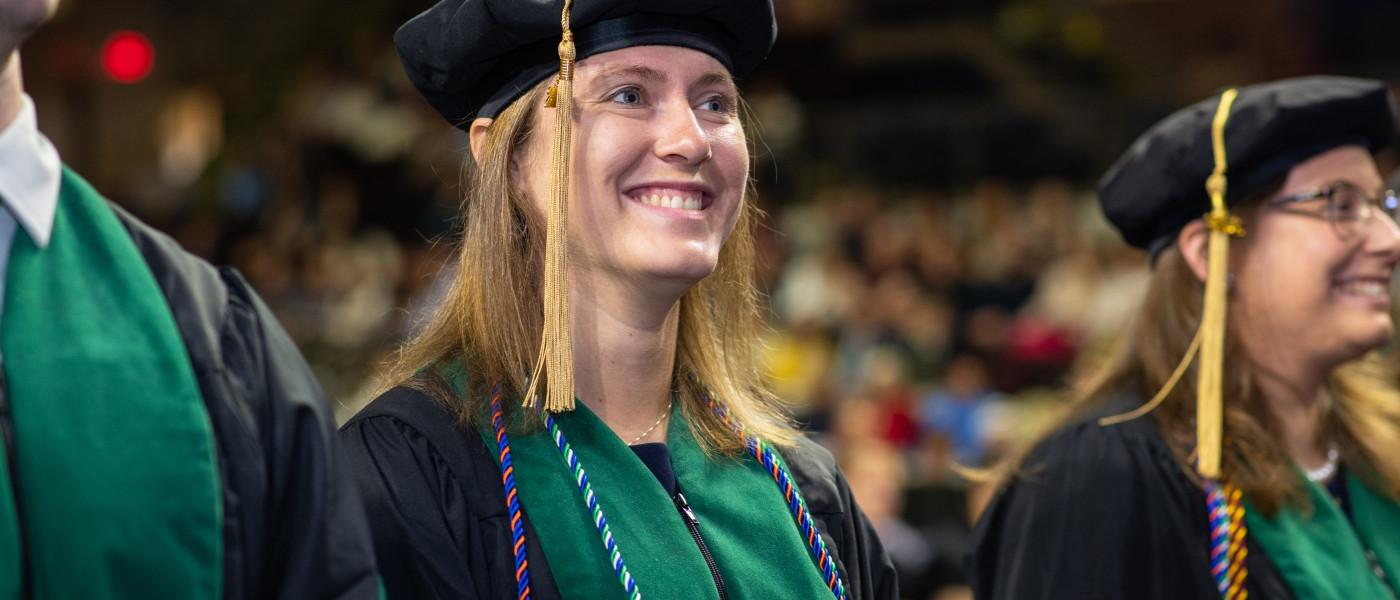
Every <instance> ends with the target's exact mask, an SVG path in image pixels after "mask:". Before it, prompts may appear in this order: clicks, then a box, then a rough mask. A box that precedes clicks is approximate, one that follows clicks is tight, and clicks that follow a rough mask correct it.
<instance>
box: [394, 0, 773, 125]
mask: <svg viewBox="0 0 1400 600" xmlns="http://www.w3.org/2000/svg"><path fill="white" fill-rule="evenodd" d="M562 7H563V1H562V0H442V1H441V2H438V3H437V4H435V5H434V6H433V7H432V8H429V9H428V10H427V11H425V12H423V13H422V14H420V15H418V16H416V17H414V18H413V19H412V20H410V21H408V22H407V23H405V24H404V25H403V26H402V27H400V28H399V30H398V32H397V33H395V34H394V44H395V46H397V47H398V51H399V57H400V58H401V59H402V60H403V65H404V70H405V71H407V72H408V78H409V80H410V81H412V82H413V85H414V87H416V88H418V91H419V92H420V93H422V94H423V97H425V98H427V100H428V102H429V103H430V104H432V105H433V107H434V108H436V109H437V110H438V112H440V113H442V116H444V117H446V118H447V120H448V121H450V122H451V123H452V124H454V125H457V126H459V127H466V126H468V125H470V120H471V119H472V118H474V117H493V116H495V115H496V114H497V113H498V112H500V111H501V110H502V109H504V108H505V107H506V106H507V105H509V104H510V103H511V102H512V101H514V100H515V99H516V98H519V97H520V96H521V95H523V94H524V93H525V92H526V91H528V90H529V89H530V88H531V87H533V86H534V85H535V84H538V83H539V82H541V81H544V80H545V78H547V77H549V76H550V75H552V74H554V73H556V72H557V71H558V69H559V55H558V53H557V50H556V47H557V46H558V44H559V33H560V12H561V8H562ZM570 12H571V21H572V23H571V28H572V31H573V39H574V44H575V47H576V49H577V53H578V55H577V56H578V59H579V60H582V59H584V58H587V57H588V56H591V55H593V54H599V53H602V52H608V51H611V50H619V49H622V48H628V47H632V46H644V45H663V46H681V47H685V48H691V49H694V50H699V51H701V52H704V53H706V54H709V55H710V56H713V57H714V58H715V59H716V60H718V61H719V62H720V63H722V64H723V65H724V66H725V67H726V68H728V69H729V72H730V73H731V74H733V75H734V76H735V77H736V78H742V77H744V76H745V75H748V74H749V73H750V72H751V71H752V70H753V69H754V68H755V67H757V66H758V64H759V63H760V62H762V61H763V59H764V58H765V57H767V55H768V50H769V48H771V47H772V46H773V42H774V40H775V39H776V38H777V35H778V24H777V21H776V20H775V18H774V15H773V3H772V0H646V1H645V2H642V1H640V0H576V1H575V2H574V3H573V7H572V9H571V11H570Z"/></svg>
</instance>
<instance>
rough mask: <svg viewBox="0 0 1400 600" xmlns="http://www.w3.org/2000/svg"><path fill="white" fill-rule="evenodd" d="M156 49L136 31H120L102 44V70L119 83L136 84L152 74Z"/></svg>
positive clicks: (148, 39)
mask: <svg viewBox="0 0 1400 600" xmlns="http://www.w3.org/2000/svg"><path fill="white" fill-rule="evenodd" d="M155 63H156V49H155V46H153V45H151V40H150V38H147V37H146V36H144V35H142V34H141V33H140V32H136V31H118V32H116V33H113V34H112V36H111V37H109V38H107V42H106V43H105V44H102V70H103V71H106V73H107V76H108V77H110V78H111V79H112V81H115V82H117V83H136V82H138V81H141V80H142V79H145V78H146V76H147V75H150V74H151V68H152V67H154V66H155Z"/></svg>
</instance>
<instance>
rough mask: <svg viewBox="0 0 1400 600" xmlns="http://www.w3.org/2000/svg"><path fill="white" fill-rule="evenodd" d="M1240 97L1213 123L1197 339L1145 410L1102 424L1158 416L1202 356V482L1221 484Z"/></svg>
mask: <svg viewBox="0 0 1400 600" xmlns="http://www.w3.org/2000/svg"><path fill="white" fill-rule="evenodd" d="M1238 95H1239V91H1238V90H1235V89H1234V88H1231V89H1229V90H1226V91H1225V93H1224V94H1221V96H1220V104H1219V105H1218V106H1217V107H1216V110H1215V118H1214V119H1213V120H1212V121H1211V128H1210V140H1211V149H1212V151H1213V153H1214V155H1215V169H1214V170H1213V171H1212V172H1211V174H1210V177H1208V178H1207V179H1206V192H1207V193H1209V194H1210V205H1211V209H1210V213H1208V214H1207V215H1206V216H1205V221H1206V226H1207V227H1208V228H1209V229H1210V241H1209V246H1208V250H1207V252H1208V254H1207V256H1206V289H1205V302H1204V306H1203V307H1202V310H1201V324H1200V326H1199V328H1198V329H1197V330H1196V337H1195V338H1193V339H1192V340H1191V345H1190V347H1189V348H1187V349H1186V355H1185V356H1182V357H1181V362H1180V363H1178V364H1177V366H1176V370H1175V371H1173V372H1172V374H1171V377H1168V378H1167V382H1166V383H1165V384H1164V385H1163V386H1162V389H1161V390H1159V391H1158V392H1157V395H1156V396H1153V398H1152V400H1150V401H1148V402H1147V403H1146V404H1144V405H1142V406H1141V407H1139V408H1137V409H1136V410H1133V411H1131V412H1127V413H1123V414H1121V415H1114V416H1111V417H1104V418H1102V419H1099V425H1101V426H1108V425H1114V424H1117V423H1122V422H1124V421H1130V420H1132V419H1136V418H1138V417H1141V416H1143V415H1145V414H1147V413H1150V412H1152V410H1153V409H1155V408H1157V406H1159V405H1160V404H1161V403H1162V401H1163V400H1165V399H1166V398H1167V395H1168V394H1170V393H1171V391H1172V389H1173V388H1175V387H1176V384H1177V382H1178V381H1180V379H1181V377H1182V375H1184V374H1185V373H1186V369H1187V367H1188V366H1189V365H1190V364H1191V360H1192V359H1193V358H1196V357H1197V355H1198V354H1199V357H1200V362H1199V363H1198V369H1197V374H1196V457H1197V467H1196V468H1197V470H1198V471H1199V472H1200V474H1201V476H1202V477H1205V478H1207V479H1215V478H1217V477H1219V476H1220V452H1221V451H1220V448H1221V442H1222V440H1223V437H1224V403H1223V400H1222V398H1221V388H1222V386H1223V381H1224V377H1223V374H1224V368H1225V365H1224V360H1225V316H1226V314H1227V309H1226V298H1225V292H1226V288H1227V285H1226V277H1227V274H1228V273H1229V269H1230V238H1231V237H1244V234H1245V231H1244V225H1243V224H1242V223H1241V222H1240V219H1239V217H1237V216H1235V215H1232V214H1230V211H1229V209H1227V208H1226V207H1225V182H1226V179H1225V170H1226V166H1227V165H1226V160H1225V123H1226V121H1228V120H1229V118H1230V106H1231V105H1233V104H1234V102H1235V97H1236V96H1238Z"/></svg>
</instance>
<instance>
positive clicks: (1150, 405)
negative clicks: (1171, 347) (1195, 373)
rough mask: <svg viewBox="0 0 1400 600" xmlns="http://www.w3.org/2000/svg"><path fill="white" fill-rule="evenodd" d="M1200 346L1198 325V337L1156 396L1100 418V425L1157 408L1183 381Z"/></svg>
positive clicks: (1105, 425) (1131, 418) (1125, 420)
mask: <svg viewBox="0 0 1400 600" xmlns="http://www.w3.org/2000/svg"><path fill="white" fill-rule="evenodd" d="M1200 347H1201V329H1200V328H1199V327H1198V328H1196V337H1194V338H1191V345H1190V346H1189V347H1187V348H1186V354H1184V355H1182V357H1181V362H1179V363H1177V365H1176V370H1175V371H1172V375H1171V377H1168V378H1167V382H1166V383H1165V384H1163V385H1162V389H1160V390H1158V391H1157V395H1156V396H1153V397H1152V399H1151V400H1148V401H1147V404H1144V405H1142V406H1139V407H1137V408H1136V409H1134V410H1131V411H1128V412H1125V413H1123V414H1121V415H1113V416H1111V417H1104V418H1102V419H1099V425H1100V426H1102V427H1107V426H1109V425H1117V424H1119V423H1124V422H1127V421H1131V420H1133V419H1136V418H1138V417H1141V416H1143V415H1145V414H1147V413H1150V412H1152V411H1153V410H1156V409H1157V407H1158V406H1159V405H1161V404H1162V401H1164V400H1166V399H1167V395H1168V394H1170V393H1172V390H1173V389H1175V388H1176V384H1177V382H1178V381H1181V376H1182V375H1185V374H1186V369H1187V368H1188V367H1190V366H1191V360H1192V359H1194V358H1196V351H1197V350H1199V349H1200Z"/></svg>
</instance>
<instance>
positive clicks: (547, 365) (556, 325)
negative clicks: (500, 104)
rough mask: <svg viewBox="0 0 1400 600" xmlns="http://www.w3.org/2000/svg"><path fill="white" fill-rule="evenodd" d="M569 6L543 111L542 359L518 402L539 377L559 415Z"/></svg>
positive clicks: (566, 374) (563, 371) (567, 364)
mask: <svg viewBox="0 0 1400 600" xmlns="http://www.w3.org/2000/svg"><path fill="white" fill-rule="evenodd" d="M572 5H573V2H572V0H564V11H563V15H562V16H561V17H560V27H561V28H562V30H563V36H562V39H561V40H560V42H559V75H558V76H557V77H556V78H555V79H554V84H553V85H551V86H550V87H549V94H548V96H547V98H546V99H545V106H548V107H552V108H553V109H554V147H553V150H554V169H553V173H552V174H551V176H552V177H551V180H550V185H549V192H550V198H549V217H548V219H549V220H548V222H547V223H546V225H545V231H546V233H545V246H544V294H543V300H544V331H543V332H542V333H541V335H540V355H539V358H538V359H537V360H536V361H535V368H534V372H533V373H532V374H531V375H530V382H529V386H530V387H529V389H527V390H526V391H525V397H524V399H523V400H522V401H523V403H524V405H525V406H526V407H534V406H535V403H536V402H537V401H538V396H537V394H538V391H539V388H540V385H541V384H540V379H541V375H543V376H544V379H545V380H546V381H547V383H546V384H544V390H545V391H544V393H545V400H544V409H545V410H547V411H549V412H555V413H557V412H563V411H570V410H573V409H574V356H573V340H572V335H571V330H570V328H569V273H568V264H569V238H568V233H569V228H568V223H569V161H570V154H571V153H570V149H571V148H572V139H571V138H572V129H573V83H574V59H575V58H576V56H577V54H576V52H575V50H574V34H573V31H571V30H570V28H569V9H570V8H571V6H572Z"/></svg>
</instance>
